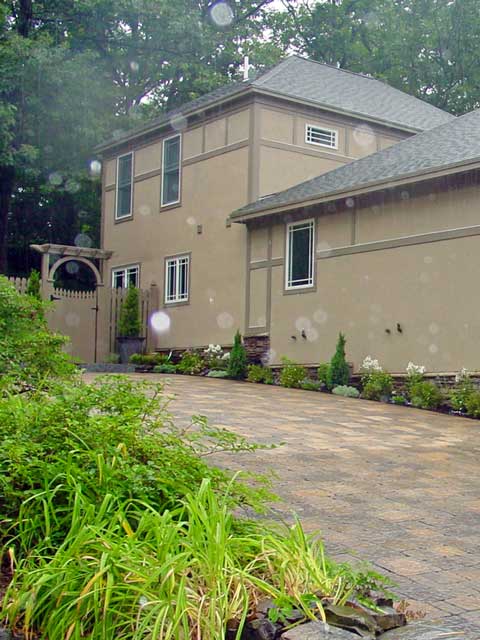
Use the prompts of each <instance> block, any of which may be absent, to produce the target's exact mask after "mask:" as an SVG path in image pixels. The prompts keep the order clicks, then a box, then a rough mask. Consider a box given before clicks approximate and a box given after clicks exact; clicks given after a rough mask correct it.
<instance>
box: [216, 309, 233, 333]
mask: <svg viewBox="0 0 480 640" xmlns="http://www.w3.org/2000/svg"><path fill="white" fill-rule="evenodd" d="M233 322H234V319H233V316H232V314H231V313H228V312H227V311H223V312H222V313H219V314H218V316H217V324H218V326H219V327H220V329H231V328H232V327H233Z"/></svg>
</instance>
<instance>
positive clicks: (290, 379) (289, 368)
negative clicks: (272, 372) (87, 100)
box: [280, 357, 307, 389]
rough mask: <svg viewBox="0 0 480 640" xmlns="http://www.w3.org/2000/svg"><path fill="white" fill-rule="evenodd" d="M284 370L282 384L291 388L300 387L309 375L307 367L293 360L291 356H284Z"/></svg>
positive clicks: (281, 374) (281, 378)
mask: <svg viewBox="0 0 480 640" xmlns="http://www.w3.org/2000/svg"><path fill="white" fill-rule="evenodd" d="M282 364H283V367H282V370H281V372H280V384H281V385H282V387H287V388H290V389H300V387H301V386H302V381H303V380H305V378H306V377H307V370H306V369H305V367H302V366H301V365H299V364H297V363H296V362H293V360H290V359H289V358H285V357H283V358H282Z"/></svg>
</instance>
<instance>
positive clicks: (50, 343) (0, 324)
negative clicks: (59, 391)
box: [0, 276, 75, 390]
mask: <svg viewBox="0 0 480 640" xmlns="http://www.w3.org/2000/svg"><path fill="white" fill-rule="evenodd" d="M47 308H48V305H46V304H45V303H43V302H42V301H41V300H38V299H37V298H34V297H32V296H26V295H22V294H21V293H18V292H17V291H16V290H15V287H14V286H13V285H12V284H11V283H10V282H9V281H8V280H7V279H6V278H5V277H4V276H0V380H1V383H0V388H1V389H2V390H6V389H9V388H10V387H11V386H13V387H17V386H18V385H20V386H24V385H27V386H28V387H38V386H44V385H48V384H49V383H50V381H51V380H52V378H55V377H67V378H68V377H71V376H73V375H74V372H75V367H74V365H73V364H72V362H71V360H70V358H69V356H68V355H67V354H65V353H64V352H63V351H62V348H63V346H64V345H65V344H66V342H67V339H66V338H64V337H63V336H60V335H58V334H55V333H52V332H51V331H49V329H48V327H47V323H46V321H45V318H44V314H45V310H46V309H47Z"/></svg>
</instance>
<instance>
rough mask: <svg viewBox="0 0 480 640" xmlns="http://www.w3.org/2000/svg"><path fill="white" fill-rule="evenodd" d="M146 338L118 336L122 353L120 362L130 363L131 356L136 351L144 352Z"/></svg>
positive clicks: (119, 350)
mask: <svg viewBox="0 0 480 640" xmlns="http://www.w3.org/2000/svg"><path fill="white" fill-rule="evenodd" d="M145 340H146V338H139V337H132V338H130V337H128V338H127V337H120V338H117V344H118V353H119V355H120V362H121V363H122V364H128V363H129V361H130V356H133V354H134V353H143V350H144V348H145Z"/></svg>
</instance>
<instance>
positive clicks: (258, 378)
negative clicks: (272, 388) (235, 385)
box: [247, 364, 273, 384]
mask: <svg viewBox="0 0 480 640" xmlns="http://www.w3.org/2000/svg"><path fill="white" fill-rule="evenodd" d="M247 380H248V382H260V383H262V382H263V384H273V371H272V370H271V369H270V368H269V367H263V366H262V365H261V364H251V365H249V366H248V374H247Z"/></svg>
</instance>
